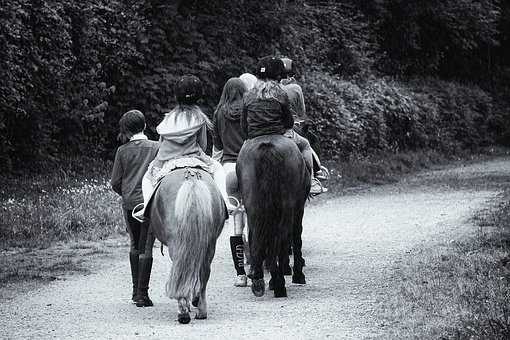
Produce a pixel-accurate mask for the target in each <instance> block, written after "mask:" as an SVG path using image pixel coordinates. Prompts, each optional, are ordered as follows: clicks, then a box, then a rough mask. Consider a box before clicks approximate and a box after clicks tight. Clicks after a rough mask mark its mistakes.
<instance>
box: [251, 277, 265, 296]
mask: <svg viewBox="0 0 510 340" xmlns="http://www.w3.org/2000/svg"><path fill="white" fill-rule="evenodd" d="M265 289H266V283H265V282H264V279H255V280H253V281H252V283H251V291H252V292H253V295H255V296H256V297H261V296H263V295H264V290H265Z"/></svg>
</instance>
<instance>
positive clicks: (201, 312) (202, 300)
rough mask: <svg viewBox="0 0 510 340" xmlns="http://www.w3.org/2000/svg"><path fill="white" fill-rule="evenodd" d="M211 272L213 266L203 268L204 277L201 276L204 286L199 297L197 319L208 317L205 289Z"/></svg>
mask: <svg viewBox="0 0 510 340" xmlns="http://www.w3.org/2000/svg"><path fill="white" fill-rule="evenodd" d="M210 274H211V268H210V267H208V268H206V269H203V271H202V274H201V275H202V277H201V278H200V279H201V281H202V287H201V288H200V297H199V298H198V303H197V307H198V313H197V315H195V319H198V320H203V319H207V299H206V297H205V291H206V288H207V282H208V281H209V275H210Z"/></svg>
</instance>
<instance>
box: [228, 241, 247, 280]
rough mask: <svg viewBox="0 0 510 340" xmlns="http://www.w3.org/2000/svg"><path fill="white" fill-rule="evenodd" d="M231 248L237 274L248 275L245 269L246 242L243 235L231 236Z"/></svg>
mask: <svg viewBox="0 0 510 340" xmlns="http://www.w3.org/2000/svg"><path fill="white" fill-rule="evenodd" d="M230 250H231V251H232V260H233V261H234V267H235V269H236V272H237V275H246V271H245V270H244V242H243V237H242V236H241V235H238V236H230Z"/></svg>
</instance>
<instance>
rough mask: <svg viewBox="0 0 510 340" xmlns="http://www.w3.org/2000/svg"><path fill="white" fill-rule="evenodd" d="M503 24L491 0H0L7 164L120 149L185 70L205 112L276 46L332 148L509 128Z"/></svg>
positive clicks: (474, 138) (432, 140)
mask: <svg viewBox="0 0 510 340" xmlns="http://www.w3.org/2000/svg"><path fill="white" fill-rule="evenodd" d="M509 36H510V5H509V4H508V3H507V2H504V1H498V0H462V1H457V0H444V1H440V0H434V1H419V0H412V1H403V0H364V1H353V0H351V1H349V0H344V1H283V0H280V1H267V0H260V1H227V0H209V1H205V0H194V1H166V0H112V1H107V0H83V1H79V2H77V1H70V0H30V1H29V0H3V1H2V6H0V46H2V48H1V49H0V76H1V79H2V82H1V83H0V148H1V151H0V167H1V168H4V169H11V170H12V169H21V168H26V167H28V168H35V166H39V165H48V164H50V165H51V164H52V163H55V162H58V161H59V160H60V159H62V156H65V155H69V154H74V155H76V154H78V155H84V156H94V157H111V154H112V151H113V150H114V148H115V146H116V145H117V141H116V138H115V136H116V133H117V121H118V118H119V116H120V115H121V114H122V113H123V112H125V111H126V110H128V109H131V108H138V109H140V110H142V111H143V112H144V113H146V115H147V117H148V132H149V134H151V135H152V137H155V133H154V126H155V125H156V124H157V122H158V121H159V119H160V115H161V113H162V112H164V111H165V110H167V109H168V108H169V107H171V106H172V104H173V89H172V84H173V83H174V81H175V80H176V79H177V77H179V76H181V75H183V74H186V73H192V74H195V75H197V76H199V77H200V78H201V79H202V80H203V81H204V83H205V84H206V98H205V100H204V103H203V104H204V107H205V108H206V109H207V112H208V113H209V114H210V113H211V112H212V108H213V107H214V105H215V103H216V102H217V100H218V98H219V94H220V91H221V88H222V86H223V84H224V83H225V81H226V80H227V79H228V78H229V77H232V76H236V75H239V74H241V73H243V72H246V71H253V65H255V63H256V61H257V59H258V58H259V57H261V56H264V55H269V54H272V55H274V54H276V55H287V56H290V57H292V58H294V59H295V60H297V62H298V72H299V74H300V77H299V81H300V82H301V84H302V85H303V87H304V89H305V92H306V99H307V105H308V109H309V112H310V115H311V117H312V118H313V121H314V124H313V126H312V127H311V130H312V131H313V132H314V133H316V134H317V135H318V137H319V140H320V141H321V144H322V146H323V148H322V149H323V150H322V151H323V153H325V154H326V155H328V156H330V157H335V156H342V157H348V156H349V155H351V154H353V153H360V152H361V153H370V152H374V151H376V150H382V149H386V150H403V149H416V148H434V149H441V150H454V149H455V148H459V147H460V148H464V147H476V146H479V145H484V144H490V143H495V142H500V143H509V140H510V132H509V131H510V130H509V127H508V125H509V118H508V117H509V113H508V108H507V106H506V105H505V104H504V103H505V101H506V100H508V98H505V95H504V94H505V93H509V91H508V84H509V83H510V81H509V80H510V40H509ZM425 76H426V77H427V78H425ZM417 77H418V78H420V79H421V80H416V78H417ZM438 78H441V79H443V80H437V79H438ZM392 79H400V80H392ZM427 79H428V80H427ZM433 79H436V80H433ZM505 91H506V92H505Z"/></svg>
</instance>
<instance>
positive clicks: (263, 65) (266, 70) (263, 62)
mask: <svg viewBox="0 0 510 340" xmlns="http://www.w3.org/2000/svg"><path fill="white" fill-rule="evenodd" d="M284 73H285V65H284V64H283V61H282V60H281V59H280V58H276V57H264V58H262V59H260V61H259V63H258V66H257V78H259V79H262V80H266V79H267V80H278V81H279V80H280V79H281V78H282V76H283V75H284Z"/></svg>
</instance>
